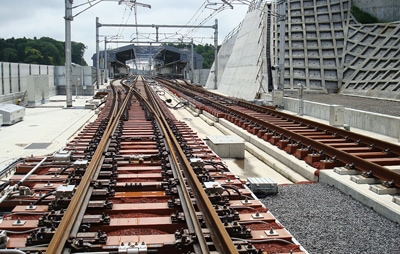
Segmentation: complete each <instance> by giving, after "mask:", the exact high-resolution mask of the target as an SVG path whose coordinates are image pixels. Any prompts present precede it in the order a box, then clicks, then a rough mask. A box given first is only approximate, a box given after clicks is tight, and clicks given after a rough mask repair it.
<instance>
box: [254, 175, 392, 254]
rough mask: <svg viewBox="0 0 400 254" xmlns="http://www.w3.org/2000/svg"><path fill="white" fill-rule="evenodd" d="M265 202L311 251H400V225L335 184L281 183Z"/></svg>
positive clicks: (387, 252) (386, 253)
mask: <svg viewBox="0 0 400 254" xmlns="http://www.w3.org/2000/svg"><path fill="white" fill-rule="evenodd" d="M262 201H263V202H264V204H265V206H266V207H268V209H269V210H270V211H271V213H272V214H273V215H274V216H275V217H276V218H277V219H278V220H279V221H280V223H281V224H282V225H283V226H284V227H285V228H286V229H287V230H288V231H289V232H290V233H291V234H292V235H293V236H294V237H295V238H296V239H297V241H298V242H299V243H300V244H301V245H302V246H303V247H304V248H305V249H306V250H307V251H308V252H309V253H318V254H320V253H323V254H325V253H346V254H347V253H357V254H358V253H385V254H395V253H400V243H399V239H400V225H399V224H396V223H395V222H392V221H390V220H388V219H386V218H384V217H382V216H381V215H379V214H378V213H376V212H375V211H374V210H372V209H371V208H369V207H367V206H365V205H363V204H361V203H360V202H358V201H356V200H354V199H353V198H352V197H350V196H348V195H346V194H343V193H342V192H340V191H339V190H337V189H336V188H335V187H333V186H329V185H327V184H322V183H315V184H293V185H285V186H279V192H278V194H276V195H271V196H267V197H265V198H263V199H262Z"/></svg>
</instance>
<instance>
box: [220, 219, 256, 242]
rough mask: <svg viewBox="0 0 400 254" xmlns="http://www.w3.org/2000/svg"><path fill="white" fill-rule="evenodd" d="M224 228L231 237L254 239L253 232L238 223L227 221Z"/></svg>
mask: <svg viewBox="0 0 400 254" xmlns="http://www.w3.org/2000/svg"><path fill="white" fill-rule="evenodd" d="M224 226H225V229H226V231H227V232H228V234H229V235H230V236H231V237H237V238H252V235H251V230H250V229H249V228H247V227H245V226H242V225H240V224H239V223H238V222H237V221H234V222H228V221H225V222H224Z"/></svg>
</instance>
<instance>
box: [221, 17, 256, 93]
mask: <svg viewBox="0 0 400 254" xmlns="http://www.w3.org/2000/svg"><path fill="white" fill-rule="evenodd" d="M260 15H261V12H260V11H259V10H254V11H252V12H249V13H247V15H246V17H245V19H244V20H243V23H242V27H241V29H240V30H239V32H238V34H237V37H236V40H235V44H234V47H233V49H232V52H234V53H232V54H231V55H230V57H229V59H228V62H227V64H226V67H225V70H224V72H223V73H222V76H221V80H220V81H219V83H218V92H220V93H223V94H226V95H229V96H234V97H238V98H242V99H245V100H253V99H254V98H255V96H256V94H257V92H258V90H259V87H260V84H259V83H258V82H257V73H259V71H260V68H261V66H260V65H259V63H260V62H259V59H260V54H262V52H263V50H262V48H263V45H262V40H259V39H258V38H261V36H262V27H263V26H260V22H261V19H260Z"/></svg>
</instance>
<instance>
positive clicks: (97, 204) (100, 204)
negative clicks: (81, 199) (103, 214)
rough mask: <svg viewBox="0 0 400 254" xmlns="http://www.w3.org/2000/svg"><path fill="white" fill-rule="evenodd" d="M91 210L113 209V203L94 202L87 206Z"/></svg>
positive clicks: (104, 201)
mask: <svg viewBox="0 0 400 254" xmlns="http://www.w3.org/2000/svg"><path fill="white" fill-rule="evenodd" d="M87 207H88V208H90V209H99V208H101V209H112V207H113V203H112V202H111V201H109V200H107V199H106V200H92V201H89V204H88V206H87Z"/></svg>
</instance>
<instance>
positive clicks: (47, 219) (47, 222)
mask: <svg viewBox="0 0 400 254" xmlns="http://www.w3.org/2000/svg"><path fill="white" fill-rule="evenodd" d="M63 216H64V210H62V209H61V210H58V211H54V210H53V211H51V212H50V213H48V214H44V215H43V216H42V217H40V218H39V221H38V227H51V226H56V227H57V226H58V224H59V222H60V221H61V219H62V217H63Z"/></svg>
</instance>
